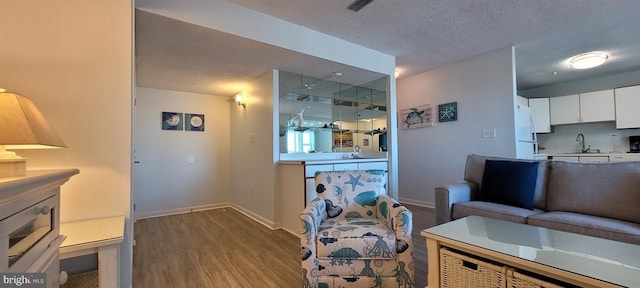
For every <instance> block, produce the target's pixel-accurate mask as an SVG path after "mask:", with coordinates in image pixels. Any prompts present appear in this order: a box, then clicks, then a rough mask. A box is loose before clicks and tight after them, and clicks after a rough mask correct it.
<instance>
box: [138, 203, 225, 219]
mask: <svg viewBox="0 0 640 288" xmlns="http://www.w3.org/2000/svg"><path fill="white" fill-rule="evenodd" d="M228 207H232V204H231V203H229V202H224V203H215V204H207V205H198V206H191V207H184V208H176V209H168V210H160V211H151V212H140V213H135V214H134V221H137V220H140V219H147V218H156V217H162V216H170V215H178V214H184V213H191V212H198V211H204V210H211V209H220V208H228ZM236 210H237V209H236Z"/></svg>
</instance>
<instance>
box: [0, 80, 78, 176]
mask: <svg viewBox="0 0 640 288" xmlns="http://www.w3.org/2000/svg"><path fill="white" fill-rule="evenodd" d="M55 147H66V145H65V144H64V142H63V141H62V139H60V137H59V136H58V134H57V133H56V132H55V131H54V130H53V129H52V128H51V126H49V124H48V123H47V120H46V119H45V118H44V116H43V115H42V113H40V111H39V110H38V108H36V106H35V105H34V104H33V102H31V100H29V99H27V98H26V97H24V96H22V95H20V94H15V93H0V177H7V176H21V175H24V173H25V171H26V159H24V158H22V157H20V156H17V155H16V154H15V153H13V152H8V151H6V150H5V149H10V150H14V149H42V148H55Z"/></svg>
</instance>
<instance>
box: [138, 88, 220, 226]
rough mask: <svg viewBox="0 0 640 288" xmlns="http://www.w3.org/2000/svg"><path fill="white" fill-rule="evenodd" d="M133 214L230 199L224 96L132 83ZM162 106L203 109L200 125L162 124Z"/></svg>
mask: <svg viewBox="0 0 640 288" xmlns="http://www.w3.org/2000/svg"><path fill="white" fill-rule="evenodd" d="M136 100H137V101H136V108H135V110H136V113H135V115H136V121H135V122H136V123H135V127H136V128H135V133H134V134H135V136H134V139H135V151H136V154H135V160H136V161H139V162H140V163H139V164H136V165H135V167H134V169H135V170H134V179H135V183H134V189H133V191H134V194H135V195H134V197H133V198H134V203H135V204H136V210H135V212H134V218H136V219H137V218H147V217H153V216H157V215H167V214H174V213H181V212H188V211H190V210H191V209H194V210H195V209H204V208H214V207H219V206H222V205H229V202H230V201H231V196H230V194H231V193H230V189H231V185H230V183H231V180H230V178H231V171H230V170H231V162H230V161H231V160H230V159H231V155H230V153H229V151H231V147H230V140H229V136H230V132H229V113H230V110H229V104H230V103H229V101H228V100H229V99H228V98H227V97H220V96H211V95H203V94H194V93H186V92H177V91H167V90H159V89H150V88H139V87H138V88H136ZM162 112H181V113H197V114H204V120H205V122H204V128H205V129H204V131H198V132H195V131H184V130H183V131H171V130H162V129H161V124H160V123H161V116H160V115H161V113H162Z"/></svg>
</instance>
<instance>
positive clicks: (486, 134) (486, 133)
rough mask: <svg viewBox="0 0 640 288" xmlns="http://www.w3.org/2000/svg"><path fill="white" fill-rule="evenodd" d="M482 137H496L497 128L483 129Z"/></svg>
mask: <svg viewBox="0 0 640 288" xmlns="http://www.w3.org/2000/svg"><path fill="white" fill-rule="evenodd" d="M482 138H496V129H483V130H482Z"/></svg>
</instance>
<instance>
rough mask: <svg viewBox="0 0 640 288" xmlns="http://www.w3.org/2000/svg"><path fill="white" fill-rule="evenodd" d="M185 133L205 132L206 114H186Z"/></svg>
mask: <svg viewBox="0 0 640 288" xmlns="http://www.w3.org/2000/svg"><path fill="white" fill-rule="evenodd" d="M184 130H185V131H204V114H191V113H185V114H184Z"/></svg>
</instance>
